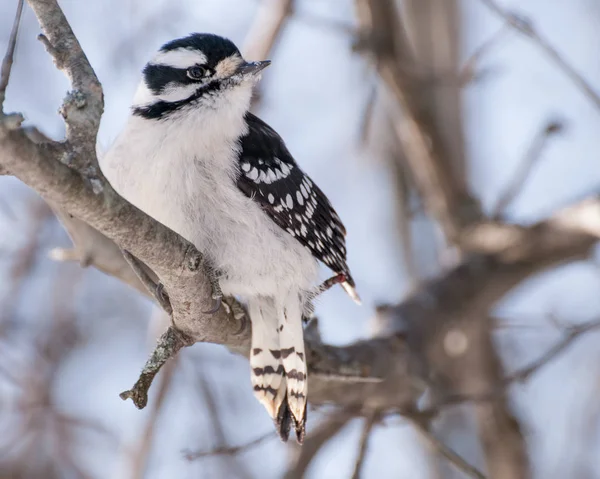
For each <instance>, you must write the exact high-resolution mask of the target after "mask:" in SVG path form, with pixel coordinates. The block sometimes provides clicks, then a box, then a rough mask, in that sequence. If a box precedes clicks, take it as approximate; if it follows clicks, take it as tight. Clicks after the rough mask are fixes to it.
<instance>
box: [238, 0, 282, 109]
mask: <svg viewBox="0 0 600 479" xmlns="http://www.w3.org/2000/svg"><path fill="white" fill-rule="evenodd" d="M293 8H294V0H262V1H261V2H260V5H259V7H258V13H257V15H256V18H255V19H254V22H253V23H252V26H251V27H250V31H249V32H248V34H247V35H246V39H245V41H244V45H243V47H242V51H243V53H244V56H245V57H246V58H248V59H251V60H266V59H267V56H268V55H269V54H270V52H271V51H272V50H273V48H274V47H275V44H276V43H277V40H278V39H279V37H280V36H281V32H282V30H283V26H284V25H285V23H286V20H287V19H288V18H289V16H290V15H291V14H292V12H293ZM260 98H261V93H260V90H256V91H255V92H254V95H253V101H252V103H253V106H255V105H256V104H257V103H258V102H259V101H260Z"/></svg>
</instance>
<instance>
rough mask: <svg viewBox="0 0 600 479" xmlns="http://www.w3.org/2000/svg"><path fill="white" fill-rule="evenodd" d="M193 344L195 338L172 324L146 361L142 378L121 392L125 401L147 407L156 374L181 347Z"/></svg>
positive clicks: (140, 407)
mask: <svg viewBox="0 0 600 479" xmlns="http://www.w3.org/2000/svg"><path fill="white" fill-rule="evenodd" d="M192 344H194V341H193V340H190V339H189V338H187V337H185V335H183V334H182V333H181V332H179V331H177V330H176V329H175V328H173V327H172V326H170V327H169V329H167V331H166V332H165V333H164V334H163V335H162V336H161V337H160V339H159V340H158V344H157V345H156V348H155V349H154V352H153V353H152V355H151V356H150V358H149V359H148V361H147V362H146V365H145V366H144V369H143V370H142V373H141V374H140V378H139V379H138V380H137V382H136V383H135V384H134V386H133V388H132V389H130V390H127V391H124V392H122V393H121V394H119V396H120V397H121V399H123V401H125V400H127V399H131V400H132V401H133V404H135V407H137V408H138V409H143V408H145V407H146V404H147V403H148V390H149V389H150V386H151V385H152V381H153V380H154V376H156V374H157V373H158V371H160V369H161V368H162V367H163V365H164V364H165V363H166V362H167V361H168V360H169V359H171V358H172V357H173V356H175V355H176V354H177V353H178V352H179V350H180V349H181V348H183V347H185V346H191V345H192Z"/></svg>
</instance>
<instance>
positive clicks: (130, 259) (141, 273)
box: [123, 250, 173, 316]
mask: <svg viewBox="0 0 600 479" xmlns="http://www.w3.org/2000/svg"><path fill="white" fill-rule="evenodd" d="M123 257H124V258H125V260H126V261H127V263H128V264H129V266H131V269H133V271H134V272H135V274H136V275H137V277H138V278H139V279H140V281H141V282H142V284H143V285H144V286H145V287H146V289H147V290H148V292H149V293H150V294H151V295H152V296H154V299H155V300H156V302H157V303H158V304H159V305H160V307H161V308H162V309H163V310H164V311H165V313H167V314H168V315H169V316H171V315H172V314H173V307H172V306H171V302H170V301H169V296H168V295H167V293H166V292H165V291H164V287H163V286H162V285H161V284H157V283H156V282H155V281H154V280H153V279H152V278H151V277H150V274H149V273H148V271H147V267H146V266H145V265H144V263H142V262H141V261H140V260H139V259H137V258H136V257H135V256H133V255H132V254H131V253H130V252H129V251H125V250H123Z"/></svg>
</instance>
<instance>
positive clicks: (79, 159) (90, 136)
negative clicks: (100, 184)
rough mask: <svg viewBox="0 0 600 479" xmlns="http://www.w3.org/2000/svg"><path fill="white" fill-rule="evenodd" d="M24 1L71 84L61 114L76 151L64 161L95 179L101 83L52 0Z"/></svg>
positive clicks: (59, 66)
mask: <svg viewBox="0 0 600 479" xmlns="http://www.w3.org/2000/svg"><path fill="white" fill-rule="evenodd" d="M28 3H29V5H30V6H31V8H32V9H33V11H34V12H35V15H36V17H37V18H38V21H39V22H40V25H41V27H42V30H43V31H44V35H43V36H41V37H40V38H41V39H42V41H43V43H44V45H45V46H46V48H47V49H48V53H50V54H51V55H52V57H53V58H54V62H55V64H56V66H57V67H58V68H59V69H60V70H62V71H63V72H64V73H65V74H66V75H67V77H68V78H69V81H70V82H71V85H72V87H73V90H72V91H71V92H69V93H68V94H67V97H66V98H65V101H64V103H63V106H62V108H61V114H62V116H63V117H64V119H65V124H66V127H67V141H68V142H69V143H72V146H75V145H77V146H78V151H77V152H75V151H68V156H67V157H65V158H64V161H65V162H66V163H68V164H74V165H75V166H77V167H78V168H79V170H80V172H81V173H83V174H84V175H86V176H88V177H89V178H94V179H95V178H96V177H97V175H98V174H100V173H99V171H98V168H97V162H96V161H95V160H96V135H97V134H98V128H99V127H100V117H101V116H102V112H103V111H104V99H103V95H102V86H101V85H100V82H99V81H98V78H97V77H96V74H95V73H94V70H93V68H92V66H91V65H90V63H89V61H88V59H87V57H86V55H85V53H84V52H83V50H82V49H81V45H80V44H79V41H78V40H77V38H76V37H75V35H74V34H73V30H71V27H70V25H69V23H68V22H67V19H66V18H65V16H64V14H63V12H62V10H61V9H60V7H59V6H58V3H57V2H56V0H28ZM76 153H77V154H76ZM71 162H73V163H71Z"/></svg>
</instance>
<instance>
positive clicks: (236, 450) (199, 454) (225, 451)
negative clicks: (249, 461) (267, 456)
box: [185, 431, 277, 461]
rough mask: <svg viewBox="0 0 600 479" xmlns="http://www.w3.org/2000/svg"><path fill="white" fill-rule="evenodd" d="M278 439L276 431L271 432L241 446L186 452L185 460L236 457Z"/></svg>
mask: <svg viewBox="0 0 600 479" xmlns="http://www.w3.org/2000/svg"><path fill="white" fill-rule="evenodd" d="M276 437H277V434H276V433H275V431H269V432H267V433H265V434H263V435H262V436H258V437H257V438H256V439H253V440H252V441H250V442H247V443H245V444H242V445H240V446H221V447H217V448H216V449H212V450H211V451H196V452H191V451H186V452H185V458H186V459H187V460H188V461H194V460H196V459H201V458H204V457H211V456H234V455H236V454H240V453H242V452H246V451H247V450H249V449H252V448H254V447H256V446H258V445H259V444H262V443H263V442H265V441H267V440H270V439H274V438H276Z"/></svg>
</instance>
